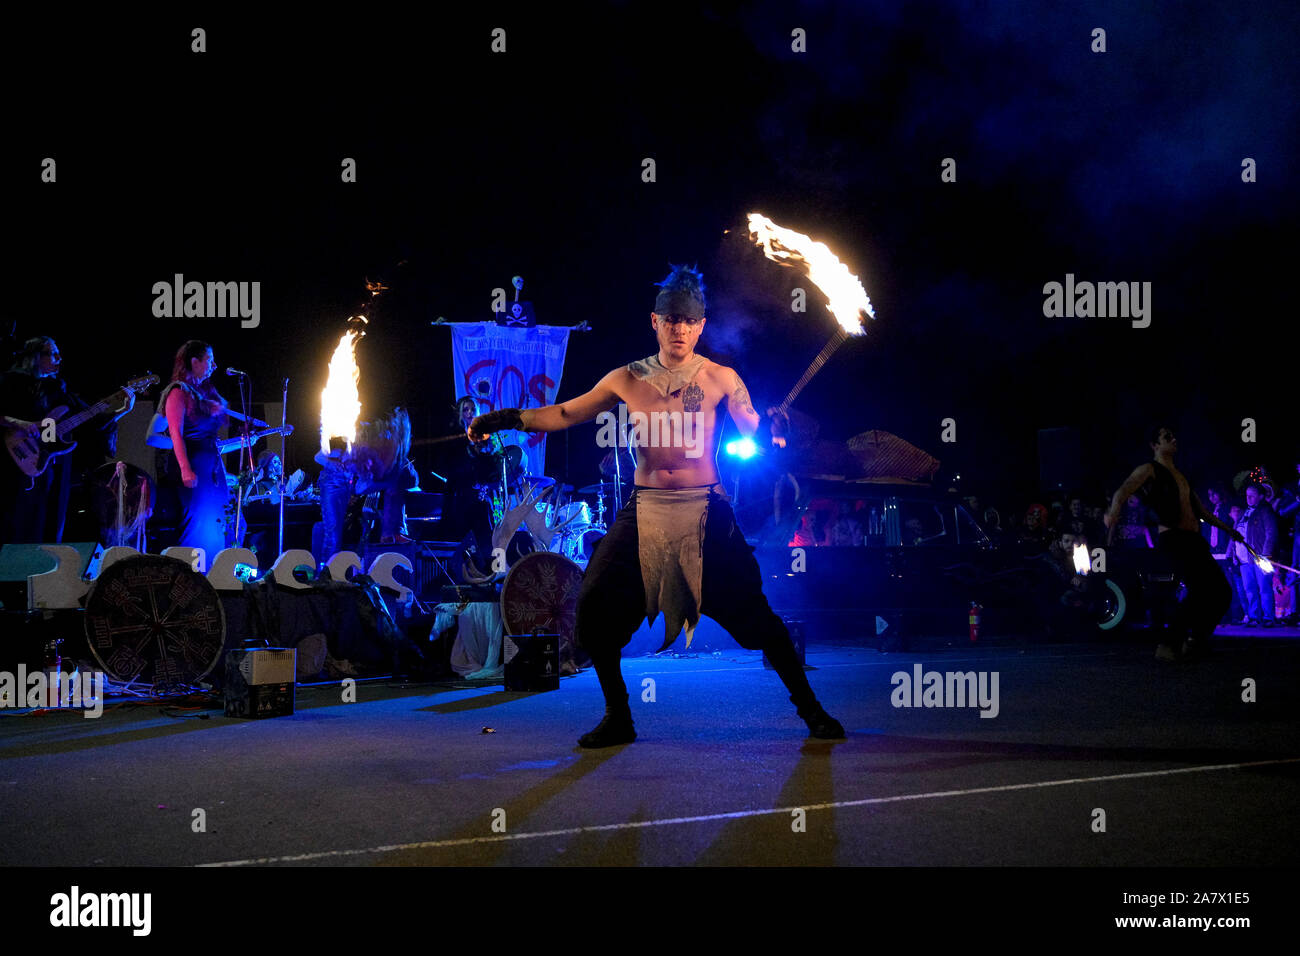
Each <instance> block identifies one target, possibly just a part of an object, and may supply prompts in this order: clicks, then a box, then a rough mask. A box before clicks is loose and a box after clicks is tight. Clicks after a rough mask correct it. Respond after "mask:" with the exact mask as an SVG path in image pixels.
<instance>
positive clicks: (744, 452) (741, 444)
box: [726, 438, 758, 459]
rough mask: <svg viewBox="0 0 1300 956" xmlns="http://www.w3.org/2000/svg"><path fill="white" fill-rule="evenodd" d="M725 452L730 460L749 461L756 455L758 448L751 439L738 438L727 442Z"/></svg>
mask: <svg viewBox="0 0 1300 956" xmlns="http://www.w3.org/2000/svg"><path fill="white" fill-rule="evenodd" d="M726 451H727V454H728V455H730V456H731V457H732V458H740V459H749V458H753V457H754V456H755V455H757V454H758V446H757V445H755V444H754V440H753V439H752V438H738V439H736V440H735V441H729V442H727V444H726Z"/></svg>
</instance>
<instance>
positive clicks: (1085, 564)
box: [1074, 544, 1092, 574]
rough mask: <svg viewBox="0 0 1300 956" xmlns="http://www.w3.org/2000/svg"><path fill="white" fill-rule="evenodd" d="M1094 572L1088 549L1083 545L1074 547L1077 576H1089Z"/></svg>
mask: <svg viewBox="0 0 1300 956" xmlns="http://www.w3.org/2000/svg"><path fill="white" fill-rule="evenodd" d="M1091 570H1092V561H1091V560H1089V557H1088V549H1087V547H1085V546H1084V545H1082V544H1076V545H1075V546H1074V571H1075V573H1076V574H1087V573H1088V572H1089V571H1091Z"/></svg>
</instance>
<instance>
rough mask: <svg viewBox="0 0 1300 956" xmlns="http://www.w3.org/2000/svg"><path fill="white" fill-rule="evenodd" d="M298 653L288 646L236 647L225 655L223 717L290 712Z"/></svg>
mask: <svg viewBox="0 0 1300 956" xmlns="http://www.w3.org/2000/svg"><path fill="white" fill-rule="evenodd" d="M297 669H298V652H297V651H296V650H295V649H294V648H292V647H240V648H236V649H235V650H232V651H227V652H226V686H225V697H226V716H227V717H286V716H289V715H290V714H292V713H293V700H294V691H295V689H296V688H297V683H296V681H297Z"/></svg>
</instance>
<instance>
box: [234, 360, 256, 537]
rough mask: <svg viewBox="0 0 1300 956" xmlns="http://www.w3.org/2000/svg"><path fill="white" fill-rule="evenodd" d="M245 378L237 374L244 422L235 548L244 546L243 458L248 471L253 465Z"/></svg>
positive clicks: (240, 450)
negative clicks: (242, 530) (242, 529)
mask: <svg viewBox="0 0 1300 956" xmlns="http://www.w3.org/2000/svg"><path fill="white" fill-rule="evenodd" d="M247 378H248V376H246V375H242V374H241V375H240V376H239V407H240V410H241V411H242V412H243V415H244V423H243V427H242V429H241V435H240V438H241V441H240V445H239V480H238V481H237V482H236V484H237V485H238V488H239V490H238V492H237V494H236V497H235V543H234V545H233V546H234V547H236V548H242V547H243V546H244V535H243V532H241V531H240V530H239V529H240V526H241V525H243V523H244V481H243V478H244V460H245V458H247V460H248V468H249V470H250V471H251V470H252V467H253V446H252V442H251V441H250V440H249V437H248V419H249V414H248V404H249V399H250V398H251V397H252V391H253V389H252V385H251V383H250V385H249V389H248V392H249V394H248V395H245V394H244V382H245V380H246V379H247Z"/></svg>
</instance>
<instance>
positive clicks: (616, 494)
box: [614, 428, 630, 518]
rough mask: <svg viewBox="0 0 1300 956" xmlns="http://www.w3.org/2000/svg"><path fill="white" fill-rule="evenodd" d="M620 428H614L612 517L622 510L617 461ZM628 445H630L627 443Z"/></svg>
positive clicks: (620, 475) (621, 476) (619, 464)
mask: <svg viewBox="0 0 1300 956" xmlns="http://www.w3.org/2000/svg"><path fill="white" fill-rule="evenodd" d="M619 431H620V429H618V428H615V429H614V517H615V518H617V517H618V513H619V512H620V511H622V510H623V466H622V463H621V462H620V461H619V457H620V456H619V453H618V450H619V449H618V443H619V434H618V433H619ZM629 447H630V445H629Z"/></svg>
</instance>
